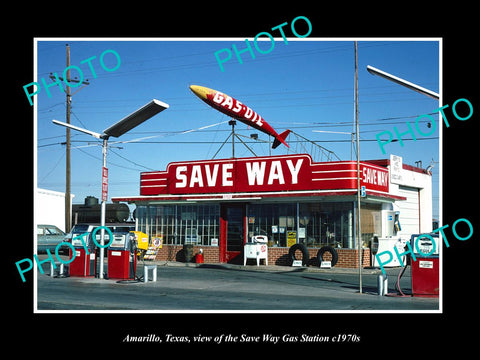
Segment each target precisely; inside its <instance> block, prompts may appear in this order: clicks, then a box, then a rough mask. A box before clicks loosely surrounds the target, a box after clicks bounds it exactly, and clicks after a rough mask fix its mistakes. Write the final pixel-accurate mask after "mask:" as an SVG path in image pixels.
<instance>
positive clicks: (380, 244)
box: [371, 210, 408, 267]
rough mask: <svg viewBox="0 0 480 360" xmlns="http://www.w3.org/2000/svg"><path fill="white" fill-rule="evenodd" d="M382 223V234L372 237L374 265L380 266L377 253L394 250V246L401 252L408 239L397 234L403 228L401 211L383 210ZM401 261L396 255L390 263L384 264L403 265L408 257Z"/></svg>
mask: <svg viewBox="0 0 480 360" xmlns="http://www.w3.org/2000/svg"><path fill="white" fill-rule="evenodd" d="M381 223H382V227H381V228H382V232H381V236H378V235H375V236H374V238H373V239H372V246H371V249H372V257H373V264H372V265H373V266H374V267H379V266H380V265H379V264H378V260H377V258H376V256H375V254H377V253H381V252H383V251H390V252H392V251H393V248H394V247H396V248H397V250H398V252H399V253H400V254H401V253H403V252H404V251H405V250H404V249H405V246H406V244H407V241H408V240H405V239H402V238H401V237H400V236H397V232H398V231H400V230H401V227H400V212H399V211H394V210H382V211H381ZM401 261H402V263H400V260H399V259H398V258H397V257H396V256H395V257H394V258H393V260H392V261H390V262H389V263H388V264H386V265H383V266H384V267H395V266H402V264H403V265H405V264H406V257H404V258H403V259H402V260H401Z"/></svg>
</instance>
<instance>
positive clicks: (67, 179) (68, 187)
mask: <svg viewBox="0 0 480 360" xmlns="http://www.w3.org/2000/svg"><path fill="white" fill-rule="evenodd" d="M66 47H67V67H66V70H67V78H66V79H63V78H62V77H59V79H60V80H62V81H64V82H66V84H67V90H66V94H67V107H66V108H67V111H66V116H65V117H66V119H67V124H70V114H71V112H72V94H71V89H70V86H69V84H71V83H72V82H75V83H79V81H78V80H72V79H70V45H68V44H66ZM50 79H52V80H55V76H53V75H50ZM82 84H84V85H89V82H88V81H83V82H82ZM79 90H80V89H79ZM66 138H67V139H66V142H65V143H66V161H65V232H69V231H70V229H71V227H72V214H71V209H72V196H71V185H70V184H71V175H70V174H71V170H70V148H71V143H70V128H68V127H67V128H66Z"/></svg>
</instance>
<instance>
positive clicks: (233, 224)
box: [220, 204, 245, 263]
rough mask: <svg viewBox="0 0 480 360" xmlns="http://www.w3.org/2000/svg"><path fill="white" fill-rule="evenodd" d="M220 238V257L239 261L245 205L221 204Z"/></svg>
mask: <svg viewBox="0 0 480 360" xmlns="http://www.w3.org/2000/svg"><path fill="white" fill-rule="evenodd" d="M221 225H222V231H221V233H222V239H221V241H220V242H221V249H220V252H221V254H220V257H221V259H223V261H224V262H239V263H241V261H242V259H240V256H239V255H240V254H241V253H242V250H243V245H244V244H245V205H244V204H234V205H233V204H225V205H222V224H221Z"/></svg>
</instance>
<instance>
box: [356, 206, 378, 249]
mask: <svg viewBox="0 0 480 360" xmlns="http://www.w3.org/2000/svg"><path fill="white" fill-rule="evenodd" d="M381 210H382V205H381V204H379V203H378V204H369V203H360V219H361V222H360V231H361V232H362V246H364V247H367V246H368V245H369V244H370V240H371V239H372V238H373V236H374V234H375V235H381V234H382V220H381V213H382V211H381Z"/></svg>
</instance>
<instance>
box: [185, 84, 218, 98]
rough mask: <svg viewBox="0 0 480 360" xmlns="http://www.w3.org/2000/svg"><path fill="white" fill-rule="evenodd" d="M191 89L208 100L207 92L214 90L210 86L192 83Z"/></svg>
mask: <svg viewBox="0 0 480 360" xmlns="http://www.w3.org/2000/svg"><path fill="white" fill-rule="evenodd" d="M190 90H192V92H193V93H194V94H195V95H197V96H198V97H199V98H200V99H202V100H206V99H207V94H208V93H210V92H212V91H213V90H211V89H209V88H206V87H204V86H199V85H190Z"/></svg>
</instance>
